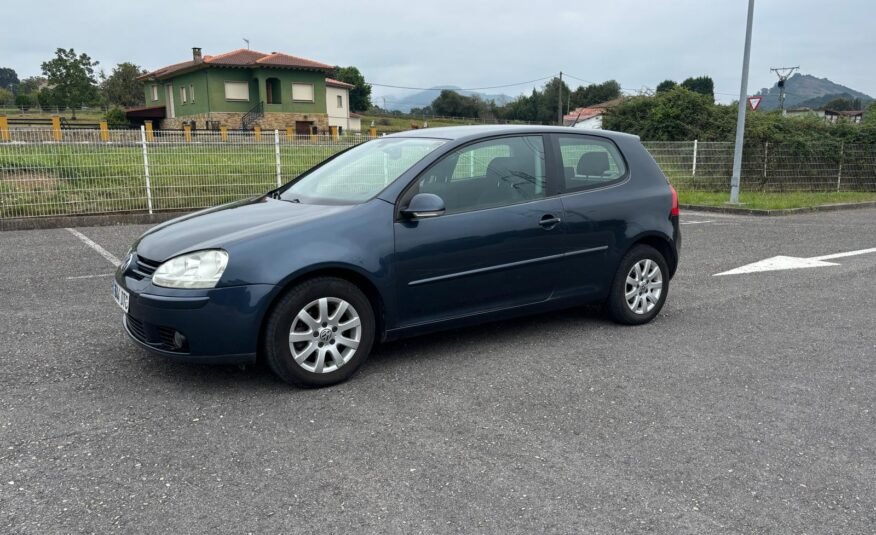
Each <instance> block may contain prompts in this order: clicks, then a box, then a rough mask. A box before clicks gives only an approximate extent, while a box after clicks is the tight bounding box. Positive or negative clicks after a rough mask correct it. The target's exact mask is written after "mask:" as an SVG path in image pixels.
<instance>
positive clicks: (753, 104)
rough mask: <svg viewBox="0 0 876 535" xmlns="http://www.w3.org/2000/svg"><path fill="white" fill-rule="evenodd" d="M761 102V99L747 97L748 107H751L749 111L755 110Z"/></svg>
mask: <svg viewBox="0 0 876 535" xmlns="http://www.w3.org/2000/svg"><path fill="white" fill-rule="evenodd" d="M761 100H763V97H748V105H749V106H751V111H756V110H757V107H758V106H760V101H761Z"/></svg>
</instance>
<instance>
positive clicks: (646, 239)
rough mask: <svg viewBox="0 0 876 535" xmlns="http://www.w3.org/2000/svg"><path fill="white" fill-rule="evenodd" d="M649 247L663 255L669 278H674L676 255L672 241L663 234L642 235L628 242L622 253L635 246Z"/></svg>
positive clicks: (676, 267)
mask: <svg viewBox="0 0 876 535" xmlns="http://www.w3.org/2000/svg"><path fill="white" fill-rule="evenodd" d="M640 244H641V245H649V246H651V247H653V248H655V249H657V251H658V252H659V253H660V254H661V255H663V258H665V259H666V264H667V265H668V266H669V278H670V279H671V278H672V277H673V276H675V271H676V270H677V269H678V253H677V252H676V250H675V248H674V247H673V246H672V240H670V239H669V238H668V237H666V236H665V235H663V234H659V233H656V232H653V233H648V234H642V235H639V236H637V237H636V238H635V239H633V240H632V241H631V242H630V246H629V247H627V250H626V251H624V254H626V253H627V252H629V251H630V250H631V249H632V248H633V247H635V246H636V245H640Z"/></svg>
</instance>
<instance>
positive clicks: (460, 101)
mask: <svg viewBox="0 0 876 535" xmlns="http://www.w3.org/2000/svg"><path fill="white" fill-rule="evenodd" d="M431 108H432V111H434V112H435V115H448V116H451V117H471V118H477V117H481V115H482V113H484V112H485V111H486V108H487V107H486V105H485V104H484V102H483V101H482V100H481V99H479V98H477V97H467V96H465V95H460V94H459V93H457V92H456V91H453V90H451V89H443V90H442V91H441V94H439V95H438V97H437V98H435V100H433V101H432V104H431Z"/></svg>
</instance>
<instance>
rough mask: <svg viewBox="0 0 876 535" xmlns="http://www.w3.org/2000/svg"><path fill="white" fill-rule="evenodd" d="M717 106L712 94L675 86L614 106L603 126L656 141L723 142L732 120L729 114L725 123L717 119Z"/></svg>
mask: <svg viewBox="0 0 876 535" xmlns="http://www.w3.org/2000/svg"><path fill="white" fill-rule="evenodd" d="M717 108H718V106H715V104H714V102H713V100H712V99H711V98H710V97H708V96H706V95H700V94H699V93H695V92H693V91H690V90H688V89H686V88H684V87H676V88H674V89H670V90H668V91H664V92H662V93H660V94H658V95H657V96H654V97H635V98H632V99H630V100H629V101H627V102H624V103H623V104H620V105H618V106H615V107H614V108H611V109H610V110H608V113H606V115H605V116H604V117H603V120H602V126H603V128H606V129H607V130H620V131H622V132H629V133H631V134H637V135H639V136H641V137H642V139H647V140H654V141H686V140H692V139H699V140H702V141H723V140H724V138H725V136H729V135H730V132H731V131H732V129H731V128H728V126H729V125H730V124H732V123H731V119H730V117H729V116H728V120H726V121H724V122H723V123H722V122H720V121H718V113H717V112H718V110H717ZM728 108H729V107H728ZM725 123H726V124H725Z"/></svg>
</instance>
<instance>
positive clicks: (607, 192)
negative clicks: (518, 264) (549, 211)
mask: <svg viewBox="0 0 876 535" xmlns="http://www.w3.org/2000/svg"><path fill="white" fill-rule="evenodd" d="M550 147H551V148H552V149H553V150H554V155H555V158H554V160H553V161H555V162H558V163H559V164H560V166H561V170H557V171H556V174H559V175H562V176H563V183H562V186H561V194H560V199H561V201H562V204H563V230H564V233H565V234H566V240H565V242H566V246H567V248H566V250H565V253H566V254H565V257H564V258H563V262H562V265H561V269H560V270H558V272H557V287H556V296H557V297H558V298H561V297H567V296H575V297H587V296H598V295H601V294H603V293H605V292H606V291H607V289H608V285H609V284H610V282H611V279H612V277H613V276H614V272H615V269H616V267H617V266H616V265H614V263H613V262H612V261H611V260H612V259H614V258H616V257H617V256H618V254H620V251H619V249H618V248H619V247H620V246H621V245H622V244H623V243H624V236H626V235H627V234H628V233H629V230H630V229H628V228H627V225H628V224H629V221H632V220H634V219H635V218H634V217H632V216H631V214H630V212H631V211H635V210H636V209H637V207H636V206H635V205H634V204H633V203H632V202H631V201H632V199H630V198H629V196H628V195H627V193H628V192H627V188H626V187H625V186H626V184H628V181H629V172H628V167H627V164H626V161H625V160H624V158H623V156H622V155H621V152H620V150H619V149H618V148H617V146H616V145H615V144H614V143H613V142H612V141H611V140H609V139H606V138H600V137H597V136H590V135H581V134H556V135H553V136H551V145H550Z"/></svg>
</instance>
